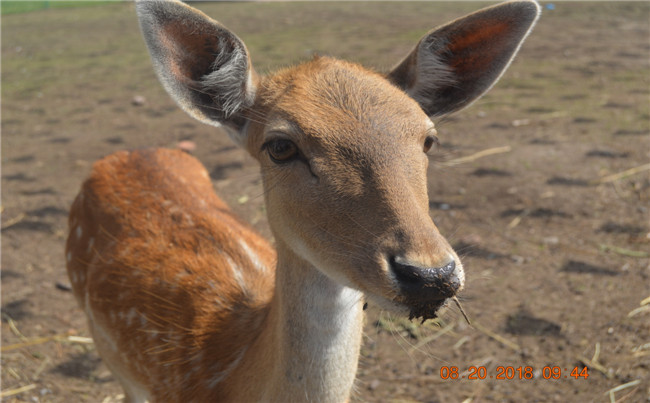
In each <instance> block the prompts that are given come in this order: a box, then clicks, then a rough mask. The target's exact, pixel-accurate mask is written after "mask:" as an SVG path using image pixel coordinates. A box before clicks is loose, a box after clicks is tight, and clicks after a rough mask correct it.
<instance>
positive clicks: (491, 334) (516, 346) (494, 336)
mask: <svg viewBox="0 0 650 403" xmlns="http://www.w3.org/2000/svg"><path fill="white" fill-rule="evenodd" d="M472 326H473V327H474V328H475V329H476V330H478V331H479V332H481V333H484V334H485V335H487V336H488V337H490V338H492V339H494V340H496V341H498V342H499V343H501V344H503V345H504V346H506V347H510V348H511V349H513V350H515V351H519V350H521V347H520V346H519V344H517V343H515V342H512V341H510V340H508V339H506V338H505V337H503V336H501V335H498V334H496V333H494V332H493V331H491V330H490V329H488V328H486V327H484V326H483V325H481V324H480V323H478V322H474V323H473V324H472Z"/></svg>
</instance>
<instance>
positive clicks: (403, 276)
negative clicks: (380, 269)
mask: <svg viewBox="0 0 650 403" xmlns="http://www.w3.org/2000/svg"><path fill="white" fill-rule="evenodd" d="M391 266H392V268H393V272H394V273H395V275H396V276H397V278H398V279H399V280H400V281H405V282H417V283H421V282H425V283H426V282H430V281H439V280H444V279H446V278H448V277H449V276H450V275H451V274H453V272H454V269H456V262H454V261H453V260H452V261H451V262H449V263H447V264H446V265H444V266H442V267H418V266H414V265H411V264H408V263H403V262H400V260H399V258H392V259H391Z"/></svg>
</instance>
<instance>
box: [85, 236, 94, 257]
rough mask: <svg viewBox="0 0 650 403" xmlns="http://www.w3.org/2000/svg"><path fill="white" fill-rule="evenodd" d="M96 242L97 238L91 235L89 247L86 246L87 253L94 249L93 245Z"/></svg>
mask: <svg viewBox="0 0 650 403" xmlns="http://www.w3.org/2000/svg"><path fill="white" fill-rule="evenodd" d="M94 244H95V238H93V237H90V239H89V240H88V247H87V248H86V253H90V252H91V251H92V250H93V245H94Z"/></svg>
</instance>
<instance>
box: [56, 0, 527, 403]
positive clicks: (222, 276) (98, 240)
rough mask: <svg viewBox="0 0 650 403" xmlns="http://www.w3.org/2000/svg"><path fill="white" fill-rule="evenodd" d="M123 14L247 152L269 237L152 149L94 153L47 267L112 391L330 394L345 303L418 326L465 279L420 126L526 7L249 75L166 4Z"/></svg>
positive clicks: (515, 35)
mask: <svg viewBox="0 0 650 403" xmlns="http://www.w3.org/2000/svg"><path fill="white" fill-rule="evenodd" d="M136 12H137V16H138V19H139V23H140V27H141V31H142V34H143V37H144V39H145V42H146V45H147V48H148V50H149V53H150V56H151V60H152V63H153V67H154V70H155V72H156V73H157V76H158V78H159V79H160V82H161V83H162V85H163V87H164V88H165V90H166V91H167V92H168V93H169V95H170V96H171V97H172V98H173V99H174V101H175V102H176V103H177V104H178V105H179V106H180V108H182V109H183V110H184V111H186V112H187V113H188V114H189V115H190V116H192V117H194V118H196V119H198V120H199V121H201V122H204V123H206V124H209V125H213V126H216V127H222V128H224V129H225V131H227V133H228V135H229V136H230V137H231V138H232V140H233V141H234V142H235V143H236V144H237V145H239V146H240V147H243V148H244V149H245V150H246V151H248V153H250V155H252V156H253V158H254V159H256V160H257V161H258V162H259V165H260V171H261V177H262V184H263V189H264V193H263V195H264V203H265V206H266V211H267V217H268V224H269V227H270V229H271V231H272V234H273V237H274V241H273V244H274V246H272V245H271V243H270V242H269V241H267V240H265V239H263V238H262V237H261V236H260V235H258V233H257V232H256V231H255V230H254V229H253V227H252V226H250V225H248V224H247V223H245V222H244V221H242V220H241V219H240V218H238V217H237V216H236V215H235V213H233V211H232V210H231V209H230V208H229V207H228V206H227V204H226V203H225V202H224V201H222V199H220V198H219V197H218V196H217V195H216V193H215V191H214V188H213V185H212V182H211V180H210V177H209V175H208V173H207V171H206V169H205V167H204V166H203V165H202V164H201V163H200V162H199V161H198V160H197V159H196V158H194V157H192V156H191V155H189V153H186V152H183V151H181V150H171V149H160V148H159V149H155V148H154V149H141V150H131V151H119V152H116V153H114V154H111V155H109V156H107V157H104V158H103V159H101V160H98V161H97V162H95V163H94V165H93V166H92V169H91V172H90V175H89V177H88V178H87V179H86V180H85V182H84V183H83V185H82V187H81V190H80V192H79V193H78V195H77V196H76V198H75V199H74V201H73V203H72V206H71V210H70V215H69V221H68V224H69V235H68V238H67V242H66V250H65V253H66V261H67V272H68V275H69V278H70V282H71V285H72V288H73V292H74V296H75V299H76V300H77V302H78V304H79V306H80V308H81V309H82V310H83V311H84V313H85V315H86V318H87V322H88V326H89V332H90V334H91V335H92V337H93V339H94V343H95V346H96V350H97V352H98V354H99V356H100V357H101V358H102V360H103V361H104V362H105V364H106V365H107V367H108V368H109V369H110V371H111V372H112V374H113V375H114V377H115V379H116V380H117V381H118V382H119V383H120V384H121V386H122V387H123V389H124V399H125V401H127V402H145V401H151V402H347V401H349V399H350V397H351V396H352V395H353V389H354V382H355V376H356V371H357V365H358V361H359V353H360V348H361V344H362V333H363V323H364V315H365V314H364V304H365V303H366V301H371V302H372V303H376V304H378V305H379V306H380V307H381V308H382V309H386V310H389V311H391V312H394V313H395V314H398V315H405V316H406V315H408V316H409V317H410V318H411V319H416V318H417V319H421V320H423V321H424V320H427V319H433V318H436V317H437V316H438V314H439V310H440V309H441V308H442V307H444V306H446V305H447V304H448V303H449V301H450V300H451V299H453V298H455V297H456V295H457V294H458V293H459V292H460V291H461V290H462V289H463V286H464V283H465V272H464V269H463V265H462V263H461V261H460V259H459V257H458V255H457V254H456V253H455V252H454V250H453V248H452V247H451V246H450V243H449V242H448V241H447V240H446V239H445V238H444V237H443V236H442V235H441V233H440V231H439V230H438V228H437V227H436V226H435V224H434V222H433V221H432V219H431V217H430V214H429V198H428V189H427V179H426V176H427V170H428V164H429V157H428V154H427V152H429V150H430V149H432V148H435V147H437V144H438V139H437V132H436V126H435V124H434V120H435V119H437V118H440V117H442V116H445V115H448V114H450V113H453V112H456V111H458V110H460V109H462V108H464V107H466V106H468V105H469V104H471V103H472V102H474V101H475V100H476V99H478V98H479V97H481V96H482V95H483V94H484V93H485V92H486V91H488V90H489V89H490V88H491V87H492V86H493V85H494V84H495V82H496V81H497V80H498V79H499V78H500V77H501V76H502V74H503V72H504V71H505V70H506V69H507V67H508V66H509V64H510V63H511V61H512V59H513V58H514V56H515V54H516V53H517V52H518V51H519V49H520V47H521V45H522V43H523V41H524V40H525V38H526V37H527V36H528V34H529V32H530V31H531V29H532V28H533V25H534V24H535V22H536V20H537V18H538V16H539V14H540V8H539V6H538V4H537V3H536V2H535V1H532V0H516V1H509V2H505V3H501V4H497V5H494V6H491V7H488V8H485V9H482V10H479V11H477V12H475V13H472V14H470V15H467V16H465V17H462V18H460V19H457V20H455V21H452V22H450V23H447V24H446V25H443V26H441V27H439V28H436V29H434V30H432V31H430V32H429V33H427V34H425V35H424V36H423V37H422V39H421V40H420V41H419V42H418V43H417V44H416V45H415V47H414V48H413V49H412V51H411V52H410V53H409V54H408V55H406V57H405V58H404V59H403V60H401V61H400V62H398V63H397V64H396V65H395V67H394V68H393V69H392V70H390V71H389V72H388V73H379V72H376V71H374V70H371V69H369V68H366V67H362V66H360V65H358V64H355V63H352V62H347V61H343V60H339V59H336V58H333V57H329V56H314V57H313V58H311V59H310V60H306V61H304V62H302V63H299V64H297V65H294V66H291V67H287V68H283V69H280V70H278V71H276V72H274V73H269V74H267V75H260V74H258V73H257V72H256V71H255V70H254V69H253V67H252V65H251V58H250V55H249V51H248V49H247V48H246V46H245V44H244V43H243V41H242V40H241V39H239V37H237V36H236V35H235V34H234V33H232V32H231V31H230V30H228V29H227V28H226V27H225V26H224V25H222V24H221V23H219V22H217V21H215V20H213V19H212V18H210V17H208V16H207V15H205V14H204V13H203V12H201V11H199V10H196V9H194V8H192V7H191V6H189V5H186V4H184V3H181V2H179V1H174V0H171V1H170V0H165V1H162V0H157V1H139V2H137V3H136Z"/></svg>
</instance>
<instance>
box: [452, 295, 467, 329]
mask: <svg viewBox="0 0 650 403" xmlns="http://www.w3.org/2000/svg"><path fill="white" fill-rule="evenodd" d="M452 300H453V301H454V302H455V303H456V305H457V306H458V309H460V313H462V314H463V317H464V318H465V320H466V321H467V324H468V325H471V324H472V322H470V320H469V318H468V317H467V314H466V313H465V310H464V309H463V307H462V306H461V305H460V301H459V300H458V298H457V297H456V296H455V295H454V297H453V298H452Z"/></svg>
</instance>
